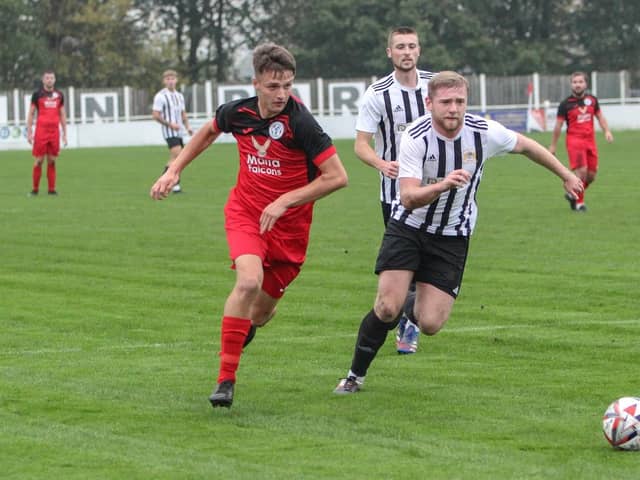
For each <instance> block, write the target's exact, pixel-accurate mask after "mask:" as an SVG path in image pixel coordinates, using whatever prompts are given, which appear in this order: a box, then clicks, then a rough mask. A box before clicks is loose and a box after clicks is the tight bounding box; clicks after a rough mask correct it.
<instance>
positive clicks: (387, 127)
mask: <svg viewBox="0 0 640 480" xmlns="http://www.w3.org/2000/svg"><path fill="white" fill-rule="evenodd" d="M386 52H387V57H388V58H389V59H390V60H391V63H392V64H393V71H392V72H391V73H390V74H388V75H386V76H384V77H382V78H381V79H379V80H377V81H376V82H373V83H372V84H371V85H370V86H369V88H367V91H366V92H365V94H364V96H363V98H362V102H361V104H360V109H359V111H358V118H357V120H356V141H355V144H354V150H355V153H356V155H357V156H358V158H359V159H360V160H362V162H363V163H365V164H366V165H369V166H371V167H373V168H375V169H376V170H378V171H379V172H380V205H381V208H382V221H383V222H384V225H385V227H386V225H387V223H389V217H390V215H391V202H393V200H394V199H395V198H396V196H397V194H398V155H399V154H400V139H401V138H402V134H403V132H404V131H405V129H406V128H407V126H408V125H409V124H410V123H411V122H413V121H414V120H415V119H416V118H418V117H420V116H422V115H424V114H425V113H426V106H425V97H426V96H427V85H428V84H429V79H430V78H431V77H432V76H433V73H432V72H428V71H426V70H419V69H418V68H417V62H418V58H419V57H420V42H419V40H418V34H417V32H416V30H415V29H413V28H411V27H397V28H394V29H393V30H391V32H390V33H389V35H388V39H387V50H386ZM372 140H373V143H374V145H373V147H372V146H371V141H372ZM414 301H415V284H414V283H412V284H411V288H410V290H409V292H408V294H407V300H406V302H405V308H404V309H403V312H402V315H400V317H399V318H398V319H397V323H398V328H397V330H396V350H397V352H398V353H401V354H411V353H415V352H416V350H417V348H418V338H419V336H420V331H419V329H418V326H417V325H416V324H415V322H414V321H413V320H415V319H413V318H412V316H413V315H412V313H411V312H412V311H413V303H414Z"/></svg>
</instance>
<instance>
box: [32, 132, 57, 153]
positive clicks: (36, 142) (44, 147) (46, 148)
mask: <svg viewBox="0 0 640 480" xmlns="http://www.w3.org/2000/svg"><path fill="white" fill-rule="evenodd" d="M32 154H33V156H34V157H44V156H45V155H50V156H52V157H57V156H58V155H60V131H59V130H58V128H57V127H56V128H55V129H51V130H48V129H43V128H42V127H41V128H40V129H39V130H38V129H36V134H35V138H34V139H33V150H32Z"/></svg>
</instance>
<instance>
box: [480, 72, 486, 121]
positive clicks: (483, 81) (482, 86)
mask: <svg viewBox="0 0 640 480" xmlns="http://www.w3.org/2000/svg"><path fill="white" fill-rule="evenodd" d="M480 111H481V112H482V113H486V112H487V76H486V75H485V74H484V73H481V74H480Z"/></svg>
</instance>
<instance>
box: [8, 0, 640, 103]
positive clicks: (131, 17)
mask: <svg viewBox="0 0 640 480" xmlns="http://www.w3.org/2000/svg"><path fill="white" fill-rule="evenodd" d="M397 25H411V26H414V27H415V28H416V29H417V30H418V31H419V33H420V37H421V43H422V46H423V56H422V61H421V65H422V66H423V67H425V68H430V69H433V70H441V69H453V70H458V71H461V72H463V73H479V72H485V73H489V74H491V75H518V74H520V75H521V74H527V73H531V72H534V71H537V72H540V73H562V72H567V73H568V72H569V71H571V70H574V69H584V70H587V71H590V70H593V69H597V70H600V71H607V70H621V69H628V70H637V69H638V67H639V65H638V63H640V56H638V55H637V54H636V51H635V49H636V45H637V44H638V42H639V41H640V3H639V2H629V1H626V0H611V1H610V2H606V3H603V2H586V1H581V0H576V1H571V2H561V1H559V0H440V1H438V2H425V1H424V0H354V1H351V2H345V1H343V0H324V1H322V2H311V1H308V0H2V8H0V41H1V42H2V44H3V48H2V49H0V90H1V89H7V88H11V87H23V88H31V87H32V86H33V83H34V81H37V80H38V79H39V77H40V73H41V72H42V70H43V69H45V68H54V69H55V70H56V72H57V73H58V77H59V80H60V82H61V84H73V85H79V86H80V85H81V86H83V87H92V86H116V85H123V84H127V85H131V86H135V87H149V86H150V85H152V86H154V87H157V86H158V78H159V75H160V72H161V71H162V70H164V69H165V68H170V67H171V68H176V69H178V70H179V71H180V72H181V74H182V76H183V78H184V79H185V80H186V81H189V82H202V81H203V80H207V79H213V80H217V81H219V82H222V81H225V80H229V79H232V78H233V75H234V68H233V67H234V65H235V63H236V62H237V59H238V57H239V55H240V54H241V53H243V52H247V51H248V50H250V49H252V48H253V47H254V46H255V45H256V44H257V43H259V42H261V41H265V40H272V41H277V42H280V43H283V44H284V45H287V46H288V47H289V48H291V50H292V51H293V52H294V54H295V55H296V57H297V60H298V64H299V73H298V76H299V77H307V78H310V77H315V76H322V77H326V78H345V77H354V76H360V77H361V76H368V75H381V74H383V73H385V72H387V71H388V70H389V68H390V66H389V63H388V59H387V58H386V55H385V46H386V36H387V33H388V31H389V29H390V28H391V27H392V26H397Z"/></svg>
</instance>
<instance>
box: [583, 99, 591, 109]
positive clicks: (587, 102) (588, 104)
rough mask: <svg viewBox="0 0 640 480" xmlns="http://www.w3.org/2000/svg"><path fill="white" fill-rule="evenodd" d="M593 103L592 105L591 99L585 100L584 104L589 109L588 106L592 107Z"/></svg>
mask: <svg viewBox="0 0 640 480" xmlns="http://www.w3.org/2000/svg"><path fill="white" fill-rule="evenodd" d="M591 103H592V102H591V99H590V98H585V99H584V104H585V105H586V106H587V107H588V106H590V105H591Z"/></svg>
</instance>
